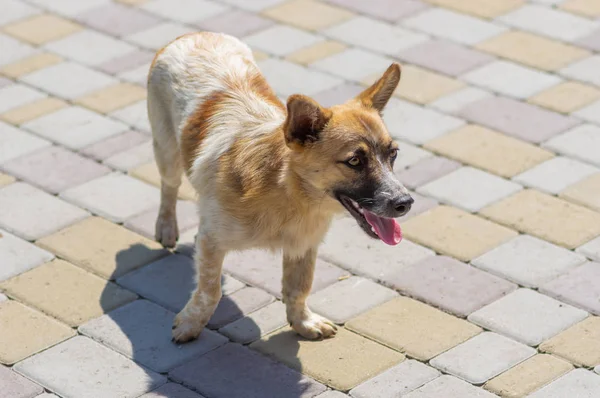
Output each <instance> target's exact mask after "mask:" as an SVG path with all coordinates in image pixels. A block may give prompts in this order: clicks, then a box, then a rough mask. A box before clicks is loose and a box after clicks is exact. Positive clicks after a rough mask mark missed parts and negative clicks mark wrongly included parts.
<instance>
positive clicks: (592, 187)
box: [559, 170, 600, 211]
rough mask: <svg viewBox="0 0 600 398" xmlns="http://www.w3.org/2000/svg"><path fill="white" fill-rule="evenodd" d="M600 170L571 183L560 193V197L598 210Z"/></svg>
mask: <svg viewBox="0 0 600 398" xmlns="http://www.w3.org/2000/svg"><path fill="white" fill-rule="evenodd" d="M599 171H600V170H599ZM599 189H600V172H596V173H595V174H593V175H591V176H589V177H587V178H585V179H583V180H581V181H579V182H577V183H575V184H573V185H570V186H569V187H568V188H566V189H565V190H564V191H562V192H561V193H560V195H559V196H560V197H561V198H564V199H567V200H569V201H571V202H574V203H577V204H580V205H583V206H586V207H589V208H590V209H592V210H596V211H600V198H599V197H598V192H599Z"/></svg>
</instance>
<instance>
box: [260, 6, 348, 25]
mask: <svg viewBox="0 0 600 398" xmlns="http://www.w3.org/2000/svg"><path fill="white" fill-rule="evenodd" d="M262 14H264V15H266V16H267V17H269V18H271V19H274V20H276V21H278V22H280V23H285V24H289V25H293V26H296V27H298V28H301V29H307V30H321V29H325V28H328V27H330V26H332V25H337V24H339V23H341V22H343V21H346V20H348V19H350V18H352V16H353V15H354V14H353V13H351V12H350V11H348V10H346V9H344V8H339V7H334V6H331V5H328V4H325V3H321V2H317V1H314V0H292V1H288V2H285V3H283V4H279V5H276V6H275V7H272V8H269V9H266V10H264V11H263V12H262Z"/></svg>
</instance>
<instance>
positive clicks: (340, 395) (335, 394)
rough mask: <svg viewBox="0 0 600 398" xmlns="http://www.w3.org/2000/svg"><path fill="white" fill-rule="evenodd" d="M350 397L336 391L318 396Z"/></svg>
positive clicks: (325, 397) (320, 397)
mask: <svg viewBox="0 0 600 398" xmlns="http://www.w3.org/2000/svg"><path fill="white" fill-rule="evenodd" d="M346 397H348V395H346V394H343V393H341V392H339V391H336V390H329V391H325V392H324V393H323V394H321V395H319V396H317V398H346Z"/></svg>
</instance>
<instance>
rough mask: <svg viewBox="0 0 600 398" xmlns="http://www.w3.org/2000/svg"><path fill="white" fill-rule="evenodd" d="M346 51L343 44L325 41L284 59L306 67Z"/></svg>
mask: <svg viewBox="0 0 600 398" xmlns="http://www.w3.org/2000/svg"><path fill="white" fill-rule="evenodd" d="M346 49H347V46H346V45H345V44H342V43H339V42H337V41H335V40H325V41H320V42H318V43H315V44H313V45H312V46H308V47H304V48H301V49H300V50H298V51H295V52H293V53H291V54H289V55H288V56H287V57H285V59H286V60H288V61H292V62H295V63H297V64H301V65H305V66H307V65H310V64H312V63H313V62H316V61H319V60H321V59H323V58H326V57H329V56H333V55H336V54H339V53H341V52H343V51H344V50H346ZM348 66H349V65H348V64H346V65H344V67H348ZM343 70H344V69H343V68H342V69H341V70H336V72H338V73H339V72H341V71H343ZM361 89H362V87H361Z"/></svg>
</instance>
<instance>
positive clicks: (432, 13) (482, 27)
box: [403, 8, 506, 45]
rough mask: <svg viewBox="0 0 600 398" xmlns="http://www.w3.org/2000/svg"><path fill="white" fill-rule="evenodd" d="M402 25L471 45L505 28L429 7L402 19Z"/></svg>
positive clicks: (497, 33)
mask: <svg viewBox="0 0 600 398" xmlns="http://www.w3.org/2000/svg"><path fill="white" fill-rule="evenodd" d="M403 25H405V26H408V27H409V28H412V29H415V30H417V31H421V32H424V33H427V34H430V35H432V36H435V37H438V38H442V39H447V40H452V41H455V42H457V43H461V44H466V45H473V44H477V43H479V42H481V41H483V40H487V39H490V38H492V37H494V36H497V35H499V34H500V33H502V32H504V31H505V30H506V28H505V27H503V26H500V25H495V24H492V23H490V22H486V21H483V20H481V19H479V18H473V17H470V16H468V15H464V14H460V13H456V12H454V11H450V10H445V9H443V8H431V9H429V10H426V11H424V12H422V13H419V14H417V15H415V16H413V17H411V18H407V19H405V20H404V21H403Z"/></svg>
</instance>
